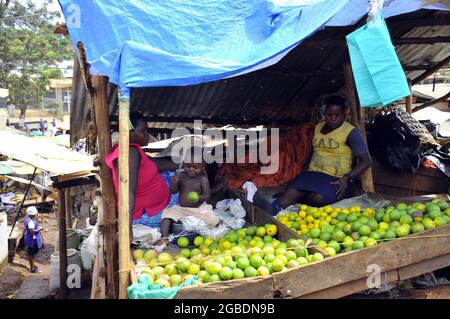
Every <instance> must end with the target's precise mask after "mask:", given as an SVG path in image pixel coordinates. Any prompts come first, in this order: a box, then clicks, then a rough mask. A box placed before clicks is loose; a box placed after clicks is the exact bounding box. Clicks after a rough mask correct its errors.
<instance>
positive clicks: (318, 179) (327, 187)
mask: <svg viewBox="0 0 450 319" xmlns="http://www.w3.org/2000/svg"><path fill="white" fill-rule="evenodd" d="M337 180H338V178H337V177H335V176H331V175H328V174H324V173H319V172H308V171H305V172H301V173H300V174H299V175H298V176H297V177H296V178H295V179H294V180H293V181H292V182H291V183H290V184H289V187H291V188H295V189H297V190H301V191H306V192H313V193H316V194H320V195H322V197H323V199H324V200H325V202H326V204H327V205H328V204H332V203H336V202H337V201H338V199H337V196H336V189H335V188H334V186H333V185H332V184H331V182H335V181H337ZM352 190H353V183H352V182H350V183H349V184H348V187H347V190H346V192H345V194H344V197H343V198H347V197H349V196H350V195H351V193H352Z"/></svg>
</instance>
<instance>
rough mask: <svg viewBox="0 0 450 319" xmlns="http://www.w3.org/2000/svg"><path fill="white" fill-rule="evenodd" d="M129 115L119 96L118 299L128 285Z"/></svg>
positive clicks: (124, 295)
mask: <svg viewBox="0 0 450 319" xmlns="http://www.w3.org/2000/svg"><path fill="white" fill-rule="evenodd" d="M129 114H130V103H129V98H128V97H127V96H122V95H119V205H118V206H119V298H120V299H127V297H128V295H127V288H128V286H129V284H130V266H129V263H130V254H131V253H130V217H129V215H130V213H132V212H129V201H128V199H129V175H130V174H129V152H130V146H129V140H130V136H129V127H128V121H129Z"/></svg>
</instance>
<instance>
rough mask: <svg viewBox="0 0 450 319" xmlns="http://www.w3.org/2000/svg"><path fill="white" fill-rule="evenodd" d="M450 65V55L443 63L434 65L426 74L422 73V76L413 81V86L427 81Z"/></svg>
mask: <svg viewBox="0 0 450 319" xmlns="http://www.w3.org/2000/svg"><path fill="white" fill-rule="evenodd" d="M449 63H450V55H449V56H448V57H446V58H445V59H444V60H442V61H441V62H439V63H436V64H435V65H433V67H431V68H430V69H428V70H427V71H425V72H424V73H422V74H421V75H419V76H418V77H416V78H415V79H413V80H412V81H411V82H412V84H413V85H414V84H417V83H419V82H421V81H422V80H425V79H426V78H427V77H428V76H430V75H432V74H433V73H435V72H436V71H438V70H439V69H442V68H443V67H444V66H446V65H447V64H449Z"/></svg>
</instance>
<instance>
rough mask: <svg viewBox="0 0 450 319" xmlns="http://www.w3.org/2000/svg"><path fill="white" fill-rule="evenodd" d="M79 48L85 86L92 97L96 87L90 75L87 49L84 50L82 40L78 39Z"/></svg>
mask: <svg viewBox="0 0 450 319" xmlns="http://www.w3.org/2000/svg"><path fill="white" fill-rule="evenodd" d="M77 48H78V53H79V56H80V60H81V63H80V69H81V74H82V75H83V76H82V78H83V82H84V86H85V88H86V90H87V91H88V92H89V95H90V96H91V97H92V96H93V95H94V87H93V86H92V82H91V77H90V76H89V63H88V62H87V58H86V51H85V50H84V45H83V43H82V42H81V41H78V43H77Z"/></svg>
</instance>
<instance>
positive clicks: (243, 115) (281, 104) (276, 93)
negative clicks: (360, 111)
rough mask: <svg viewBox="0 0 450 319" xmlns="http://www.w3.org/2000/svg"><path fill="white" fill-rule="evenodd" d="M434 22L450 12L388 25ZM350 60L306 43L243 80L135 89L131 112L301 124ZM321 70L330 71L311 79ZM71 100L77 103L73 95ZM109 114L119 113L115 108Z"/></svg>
mask: <svg viewBox="0 0 450 319" xmlns="http://www.w3.org/2000/svg"><path fill="white" fill-rule="evenodd" d="M430 17H431V18H434V17H450V12H448V11H434V10H419V11H416V12H412V13H408V14H403V15H400V16H396V17H393V18H389V19H388V20H387V21H388V26H389V22H390V21H394V22H395V21H399V20H405V19H406V20H408V19H423V18H430ZM356 28H357V26H353V27H350V28H349V27H338V28H336V27H335V28H325V29H323V30H321V31H319V32H317V33H315V34H314V35H313V36H312V37H310V38H309V39H308V40H306V41H319V40H320V41H326V40H344V39H345V36H346V35H347V34H349V33H350V32H351V31H352V29H356ZM390 32H391V38H392V39H399V38H402V37H414V38H416V37H422V38H423V37H435V36H450V26H448V25H447V26H434V27H413V26H411V25H407V24H398V23H397V24H395V27H390ZM396 50H397V54H398V56H399V59H400V61H401V62H402V63H403V64H405V65H425V64H434V63H436V62H439V61H441V60H443V59H444V58H446V57H447V56H448V55H449V54H450V45H449V44H448V43H438V44H433V45H422V44H421V45H398V46H396ZM347 60H348V51H347V47H346V46H327V45H324V46H322V47H320V46H317V47H312V46H310V45H307V43H306V42H305V43H303V44H300V45H299V46H297V47H296V48H295V49H293V50H292V51H291V52H290V53H289V54H288V55H287V56H286V57H284V58H283V59H282V60H281V61H280V62H279V63H277V64H275V65H273V66H271V67H269V68H266V69H263V70H258V71H256V72H253V73H250V74H246V75H243V76H239V77H235V78H229V79H225V80H219V81H215V82H210V83H205V84H200V85H193V86H187V87H155V88H142V89H134V90H133V91H132V94H131V108H132V110H133V111H140V112H142V113H143V114H144V115H147V116H149V117H150V118H151V117H156V118H157V120H159V121H162V120H164V119H165V118H167V121H168V122H178V123H172V124H169V125H167V124H163V125H161V124H156V123H152V126H153V127H160V126H164V127H169V128H170V127H173V126H174V125H179V122H182V123H183V125H181V126H187V125H189V124H191V126H192V122H191V123H189V122H190V119H195V118H201V119H205V120H209V122H217V123H218V124H223V123H226V122H227V121H229V122H230V123H233V122H236V123H237V122H239V123H240V124H243V123H245V120H246V121H249V122H252V124H255V123H256V122H261V123H270V122H271V121H274V120H275V121H299V122H302V121H305V120H308V119H309V117H310V115H311V111H312V107H313V105H314V103H315V102H316V100H317V99H318V98H319V97H320V96H321V95H323V94H326V93H335V92H337V91H338V90H340V89H341V88H342V87H343V86H344V84H345V83H344V76H343V73H342V72H339V71H340V70H342V66H343V64H344V62H345V61H347ZM321 70H322V71H328V72H325V73H322V74H320V75H317V74H316V75H314V76H312V75H311V73H314V72H317V71H321ZM305 72H306V73H305ZM422 72H423V71H413V72H407V76H408V77H410V78H415V77H417V76H418V75H420V74H421V73H422ZM74 78H75V77H74ZM79 93H80V92H79V91H78V92H77V94H79ZM73 97H74V99H76V98H77V96H76V95H75V94H74V95H73ZM110 100H111V101H113V100H112V99H110ZM78 104H79V103H76V101H75V100H74V101H73V105H76V107H74V108H73V109H74V111H75V112H77V108H78V107H80V105H78ZM111 109H113V110H114V112H113V113H115V114H116V112H117V109H116V108H113V107H112V108H111ZM186 124H187V125H186Z"/></svg>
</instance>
